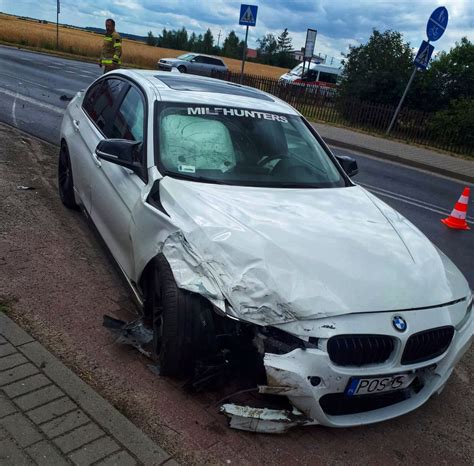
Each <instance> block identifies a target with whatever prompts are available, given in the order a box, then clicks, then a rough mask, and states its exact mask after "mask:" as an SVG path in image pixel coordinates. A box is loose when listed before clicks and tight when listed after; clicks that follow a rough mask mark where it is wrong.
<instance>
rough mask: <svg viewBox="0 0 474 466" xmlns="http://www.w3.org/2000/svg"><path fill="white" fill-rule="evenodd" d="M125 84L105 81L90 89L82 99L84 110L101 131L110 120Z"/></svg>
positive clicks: (114, 80)
mask: <svg viewBox="0 0 474 466" xmlns="http://www.w3.org/2000/svg"><path fill="white" fill-rule="evenodd" d="M126 85H127V84H126V83H125V82H124V81H121V80H119V79H105V80H103V81H101V82H99V83H97V84H96V85H95V86H94V87H92V88H91V89H90V90H89V92H88V93H87V95H86V96H85V98H84V104H83V107H84V110H85V111H86V113H87V114H88V115H89V116H90V117H91V118H92V120H93V121H94V123H95V124H96V125H97V126H98V127H99V128H100V129H101V130H102V131H105V127H106V124H107V122H108V121H110V120H111V118H112V116H113V114H112V111H113V108H114V105H115V103H116V102H117V99H118V97H119V96H120V93H121V92H122V90H123V88H124V86H126Z"/></svg>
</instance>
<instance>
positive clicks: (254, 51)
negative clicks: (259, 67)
mask: <svg viewBox="0 0 474 466" xmlns="http://www.w3.org/2000/svg"><path fill="white" fill-rule="evenodd" d="M247 58H257V49H249V48H248V49H247Z"/></svg>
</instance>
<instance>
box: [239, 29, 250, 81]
mask: <svg viewBox="0 0 474 466" xmlns="http://www.w3.org/2000/svg"><path fill="white" fill-rule="evenodd" d="M248 36H249V27H248V26H247V30H246V31H245V43H244V51H243V53H242V69H241V70H240V84H242V80H243V79H244V66H245V57H246V56H247V39H248Z"/></svg>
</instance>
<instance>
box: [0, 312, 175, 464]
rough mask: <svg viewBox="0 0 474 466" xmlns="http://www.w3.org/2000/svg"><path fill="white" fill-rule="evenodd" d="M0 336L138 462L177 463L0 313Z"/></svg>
mask: <svg viewBox="0 0 474 466" xmlns="http://www.w3.org/2000/svg"><path fill="white" fill-rule="evenodd" d="M0 333H1V334H2V335H3V336H4V337H5V338H6V339H7V340H8V341H9V342H10V343H11V344H12V345H13V346H15V347H16V350H17V351H19V352H20V353H22V354H23V355H24V356H25V357H26V358H27V359H28V360H29V361H30V362H32V363H33V364H34V365H35V366H36V367H37V368H38V370H40V371H41V372H42V373H43V374H44V375H45V376H47V377H48V378H49V379H50V380H51V381H52V382H53V383H54V384H55V385H57V386H58V387H59V389H61V390H62V391H63V392H64V393H65V394H66V395H67V396H68V397H69V398H70V399H71V400H73V401H74V402H75V403H76V404H77V405H78V406H79V408H80V409H82V410H83V411H84V412H85V413H87V415H88V416H89V417H90V418H91V419H93V420H94V421H95V422H96V423H97V425H98V426H99V427H101V428H102V429H103V430H104V431H106V432H107V433H108V434H109V435H110V436H112V437H113V438H114V439H116V440H117V441H118V442H120V443H121V444H122V445H123V446H124V447H125V448H126V449H127V450H128V451H130V452H131V453H132V454H133V455H134V456H135V457H136V458H137V459H138V461H139V462H141V463H142V464H146V465H148V464H150V465H162V464H165V463H166V465H172V464H173V465H174V464H177V463H176V462H175V461H174V460H173V459H172V458H171V457H170V455H169V454H168V453H167V452H165V451H164V450H163V449H162V448H161V447H159V446H158V445H157V444H155V443H154V442H153V441H152V440H151V439H150V438H149V437H147V436H146V435H145V434H144V433H143V432H142V431H141V430H139V429H138V428H137V427H136V426H135V425H134V424H132V423H131V422H130V421H129V420H128V419H127V418H126V417H125V416H123V415H122V414H121V413H120V412H118V411H117V410H116V409H115V408H114V407H113V406H112V405H111V404H110V403H109V402H107V401H106V400H105V399H103V398H102V397H101V396H100V395H99V394H98V393H97V392H95V391H94V390H93V389H92V388H90V387H89V386H88V385H87V384H86V383H85V382H83V381H82V380H81V379H80V378H79V377H78V376H77V375H75V374H74V373H73V372H72V371H71V370H69V369H68V368H67V367H66V366H64V364H62V363H61V362H60V361H59V360H58V359H57V358H56V357H55V356H53V355H52V354H51V353H50V352H49V351H48V350H46V348H44V347H43V346H42V345H41V344H40V343H39V342H37V341H35V340H34V339H33V338H32V337H31V336H30V335H29V334H28V333H26V332H25V331H24V330H23V329H22V328H20V327H19V326H18V325H17V324H16V323H15V322H13V321H12V320H11V319H10V318H8V317H7V316H6V315H5V314H4V313H1V312H0Z"/></svg>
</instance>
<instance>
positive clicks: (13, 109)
mask: <svg viewBox="0 0 474 466" xmlns="http://www.w3.org/2000/svg"><path fill="white" fill-rule="evenodd" d="M19 95H20V94H19V93H18V92H17V93H16V97H15V100H14V101H13V105H12V119H13V125H14V126H16V127H17V128H18V122H17V121H16V100H17V99H18V96H19Z"/></svg>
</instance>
